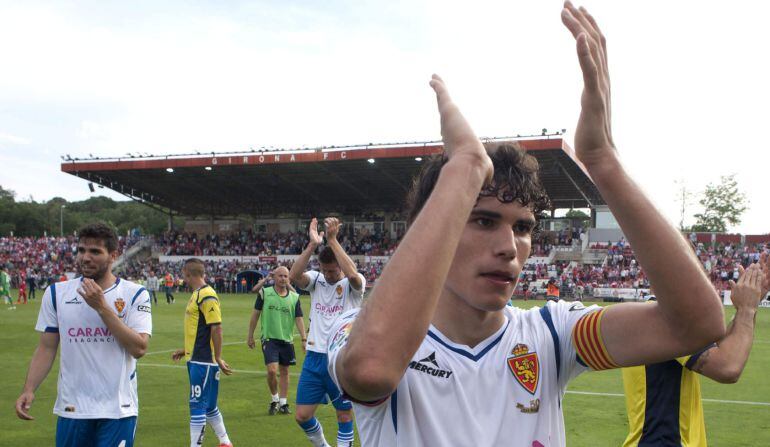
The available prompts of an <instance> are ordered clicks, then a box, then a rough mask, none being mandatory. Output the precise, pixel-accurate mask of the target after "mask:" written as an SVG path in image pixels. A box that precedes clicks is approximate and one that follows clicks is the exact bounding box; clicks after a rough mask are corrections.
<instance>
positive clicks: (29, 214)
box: [0, 186, 182, 237]
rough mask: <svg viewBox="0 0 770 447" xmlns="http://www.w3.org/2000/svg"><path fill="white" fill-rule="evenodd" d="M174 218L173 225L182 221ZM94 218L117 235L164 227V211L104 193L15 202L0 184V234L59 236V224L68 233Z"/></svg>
mask: <svg viewBox="0 0 770 447" xmlns="http://www.w3.org/2000/svg"><path fill="white" fill-rule="evenodd" d="M62 206H64V208H62ZM177 219H178V218H177ZM177 219H175V221H174V224H175V225H179V224H180V223H182V222H181V220H177ZM94 221H101V222H104V223H107V224H109V225H112V226H113V227H114V228H115V229H116V231H117V232H118V234H119V235H126V234H128V232H129V231H133V230H137V231H139V232H140V233H141V234H161V233H163V232H164V231H166V229H167V228H168V215H167V214H164V213H162V212H160V211H157V210H155V209H153V208H150V207H148V206H146V205H142V204H140V203H137V202H134V201H116V200H112V199H110V198H108V197H104V196H97V197H91V198H89V199H87V200H82V201H78V202H68V201H67V200H65V199H63V198H61V197H54V198H53V199H51V200H48V201H45V202H36V201H34V200H29V201H17V200H16V194H15V193H14V192H13V191H12V190H10V189H5V188H3V187H2V186H0V236H10V235H11V234H13V235H14V236H35V237H39V236H43V235H48V236H59V233H60V224H61V230H63V234H65V235H68V234H73V233H74V232H75V231H77V229H78V228H80V227H81V226H83V225H85V224H87V223H90V222H94Z"/></svg>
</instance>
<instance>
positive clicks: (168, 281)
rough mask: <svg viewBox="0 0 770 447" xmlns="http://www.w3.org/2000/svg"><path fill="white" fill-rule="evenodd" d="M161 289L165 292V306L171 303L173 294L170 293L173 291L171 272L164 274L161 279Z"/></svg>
mask: <svg viewBox="0 0 770 447" xmlns="http://www.w3.org/2000/svg"><path fill="white" fill-rule="evenodd" d="M163 288H164V290H165V291H166V304H171V303H173V302H174V294H173V293H171V292H173V291H174V276H173V275H171V272H166V275H165V276H164V277H163Z"/></svg>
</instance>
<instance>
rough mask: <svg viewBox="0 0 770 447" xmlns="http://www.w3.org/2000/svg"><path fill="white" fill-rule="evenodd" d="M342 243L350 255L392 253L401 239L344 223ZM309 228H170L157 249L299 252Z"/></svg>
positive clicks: (183, 252)
mask: <svg viewBox="0 0 770 447" xmlns="http://www.w3.org/2000/svg"><path fill="white" fill-rule="evenodd" d="M339 239H340V244H341V245H342V246H343V247H344V248H345V251H346V252H347V253H348V254H351V255H369V256H389V255H392V254H393V252H395V250H396V247H397V245H398V239H391V238H390V237H389V236H388V235H386V234H384V233H381V232H369V231H367V230H360V229H358V228H356V229H353V228H351V227H345V230H343V233H342V234H341V235H340V236H339ZM307 241H308V239H307V233H306V232H301V233H300V232H289V233H258V232H254V231H251V230H245V231H238V232H233V233H230V234H227V235H217V234H209V235H202V236H199V235H198V234H196V233H188V232H169V233H166V234H164V235H161V236H158V237H156V238H155V250H156V251H158V252H160V253H162V254H164V255H167V256H170V255H180V256H274V255H298V254H300V253H302V250H303V249H304V248H305V246H306V245H307Z"/></svg>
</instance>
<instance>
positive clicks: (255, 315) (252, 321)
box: [246, 309, 262, 349]
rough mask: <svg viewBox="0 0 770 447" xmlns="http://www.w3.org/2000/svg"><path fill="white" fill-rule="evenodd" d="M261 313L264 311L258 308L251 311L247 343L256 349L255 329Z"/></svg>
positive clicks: (250, 347)
mask: <svg viewBox="0 0 770 447" xmlns="http://www.w3.org/2000/svg"><path fill="white" fill-rule="evenodd" d="M261 314H262V311H259V310H257V309H253V310H252V311H251V319H250V320H249V335H248V336H247V337H246V344H247V345H248V346H249V349H254V347H255V346H256V345H257V344H256V342H255V341H254V330H255V329H256V328H257V321H259V316H260V315H261Z"/></svg>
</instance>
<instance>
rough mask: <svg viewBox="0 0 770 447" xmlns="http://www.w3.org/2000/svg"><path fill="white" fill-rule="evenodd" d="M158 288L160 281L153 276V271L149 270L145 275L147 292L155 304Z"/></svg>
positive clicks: (156, 302)
mask: <svg viewBox="0 0 770 447" xmlns="http://www.w3.org/2000/svg"><path fill="white" fill-rule="evenodd" d="M159 289H160V281H159V280H158V277H157V276H155V272H153V271H151V272H150V276H148V277H147V292H149V293H150V297H152V300H153V302H154V303H155V304H158V290H159Z"/></svg>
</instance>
